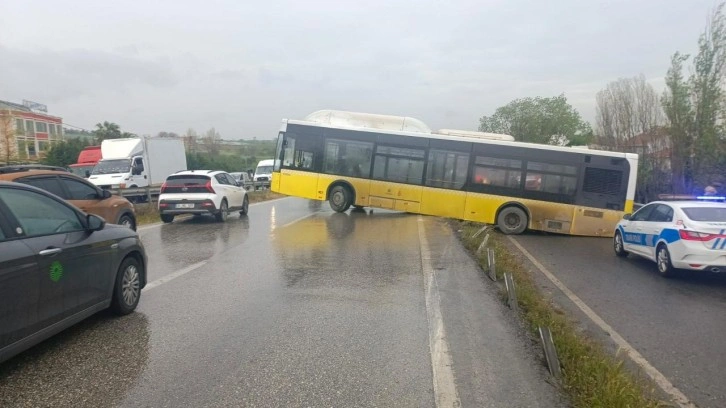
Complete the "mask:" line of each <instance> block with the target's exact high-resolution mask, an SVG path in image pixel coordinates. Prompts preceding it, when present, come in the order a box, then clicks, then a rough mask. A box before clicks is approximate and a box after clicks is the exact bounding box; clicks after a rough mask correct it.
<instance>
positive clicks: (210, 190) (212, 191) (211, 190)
mask: <svg viewBox="0 0 726 408" xmlns="http://www.w3.org/2000/svg"><path fill="white" fill-rule="evenodd" d="M204 188H206V189H207V191H209V192H210V193H212V194H217V192H216V191H214V189H213V188H212V180H209V181H207V184H205V185H204Z"/></svg>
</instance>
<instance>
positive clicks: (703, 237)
mask: <svg viewBox="0 0 726 408" xmlns="http://www.w3.org/2000/svg"><path fill="white" fill-rule="evenodd" d="M678 233H679V234H680V236H681V239H684V240H686V241H710V240H712V239H714V238H716V237H717V235H714V234H707V233H704V232H696V231H688V230H679V231H678Z"/></svg>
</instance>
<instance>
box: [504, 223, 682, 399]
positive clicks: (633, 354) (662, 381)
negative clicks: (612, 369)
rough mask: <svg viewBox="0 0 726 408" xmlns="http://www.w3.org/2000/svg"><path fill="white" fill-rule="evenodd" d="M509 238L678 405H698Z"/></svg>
mask: <svg viewBox="0 0 726 408" xmlns="http://www.w3.org/2000/svg"><path fill="white" fill-rule="evenodd" d="M507 238H509V240H510V241H511V242H512V243H513V244H514V245H515V246H516V247H517V248H518V249H519V250H520V251H522V253H523V254H524V256H526V257H527V259H529V260H530V261H531V262H532V263H533V264H534V266H536V267H537V269H539V271H540V272H542V274H543V275H544V276H545V277H547V279H549V280H550V282H552V283H553V284H554V285H555V286H557V288H559V289H560V290H561V291H562V293H564V294H565V296H567V297H568V298H569V299H570V300H571V301H572V302H573V303H574V304H575V305H577V307H578V308H580V310H582V312H583V313H585V315H587V317H589V318H590V320H592V321H593V322H594V323H595V324H596V325H598V326H599V327H600V328H601V329H602V330H603V331H605V332H606V333H608V334H610V337H611V338H612V339H613V340H614V341H615V343H616V344H617V345H618V347H620V349H621V350H623V351H625V353H626V354H627V355H628V357H630V359H631V360H632V361H633V362H634V363H635V364H637V365H638V366H640V368H642V369H643V371H645V373H646V374H648V376H649V377H650V378H651V379H653V381H654V382H655V383H656V384H657V385H658V386H659V387H660V388H661V389H662V390H663V391H664V392H665V393H666V394H668V395H670V396H671V398H672V399H673V401H674V402H675V403H676V404H678V406H680V407H683V408H695V407H696V405H695V404H694V403H692V402H691V401H690V400H689V399H688V397H686V395H685V394H683V393H682V392H681V390H679V389H678V388H676V386H675V385H673V383H671V382H670V380H668V378H666V376H665V375H663V374H662V373H661V372H660V371H658V369H656V368H655V367H653V365H652V364H650V363H649V362H648V360H646V359H645V357H643V355H642V354H640V353H639V352H638V350H636V349H635V348H633V346H631V345H630V343H628V342H627V341H626V340H625V338H623V336H621V335H620V333H618V332H616V331H615V330H614V329H613V328H612V327H611V326H610V325H609V324H607V323H605V320H603V319H602V318H601V317H600V316H599V315H598V314H597V313H595V311H593V310H592V309H591V308H590V307H589V306H588V305H587V304H585V302H583V301H582V299H580V298H579V297H578V296H577V295H576V294H575V293H574V292H572V291H571V290H570V289H569V288H568V287H567V286H565V284H564V283H562V282H561V281H560V280H559V279H557V278H556V277H555V275H553V274H552V272H550V271H549V270H547V268H545V267H544V265H542V264H541V263H540V262H539V261H537V259H536V258H535V257H534V256H533V255H532V254H530V253H529V251H527V250H526V249H524V247H523V246H522V245H521V244H520V243H519V242H518V241H517V240H516V239H514V237H511V236H509V237H507Z"/></svg>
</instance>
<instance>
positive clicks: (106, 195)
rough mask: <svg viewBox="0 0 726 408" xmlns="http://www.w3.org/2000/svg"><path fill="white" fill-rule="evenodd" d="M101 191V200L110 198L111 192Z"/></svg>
mask: <svg viewBox="0 0 726 408" xmlns="http://www.w3.org/2000/svg"><path fill="white" fill-rule="evenodd" d="M101 191H103V192H102V193H101V198H103V199H104V200H105V199H107V198H111V196H112V195H113V194H111V192H110V191H108V190H101Z"/></svg>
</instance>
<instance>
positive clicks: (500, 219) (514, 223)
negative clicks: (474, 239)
mask: <svg viewBox="0 0 726 408" xmlns="http://www.w3.org/2000/svg"><path fill="white" fill-rule="evenodd" d="M527 224H529V220H528V219H527V213H526V212H524V210H523V209H521V208H519V207H514V206H510V207H506V208H504V209H502V210H501V211H500V212H499V215H498V216H497V227H499V230H500V231H502V232H503V233H504V234H507V235H518V234H521V233H523V232H524V230H526V229H527Z"/></svg>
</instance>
